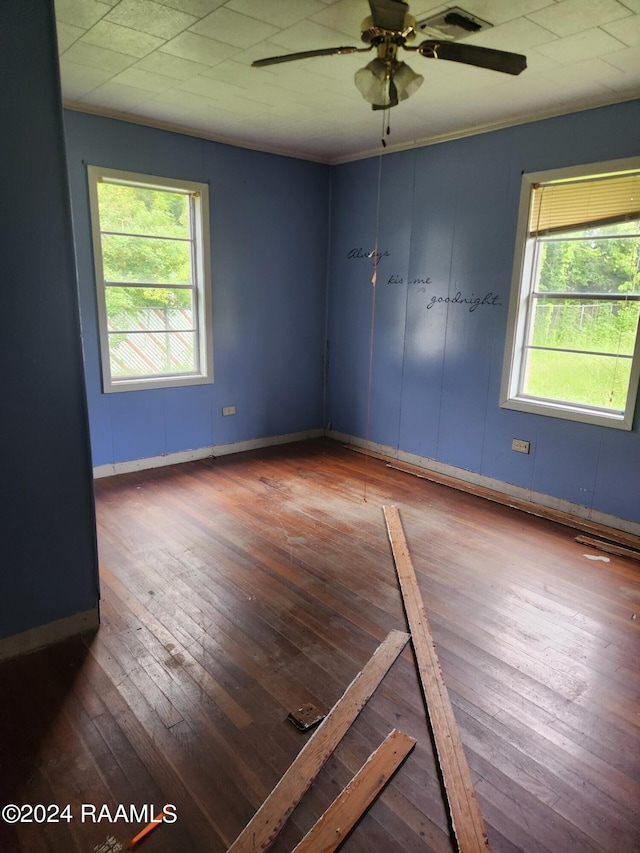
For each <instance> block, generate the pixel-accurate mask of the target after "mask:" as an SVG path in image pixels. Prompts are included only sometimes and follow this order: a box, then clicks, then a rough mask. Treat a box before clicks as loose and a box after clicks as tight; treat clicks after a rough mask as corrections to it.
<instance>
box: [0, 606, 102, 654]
mask: <svg viewBox="0 0 640 853" xmlns="http://www.w3.org/2000/svg"><path fill="white" fill-rule="evenodd" d="M99 625H100V611H99V609H98V608H97V607H94V608H92V609H91V610H83V611H82V612H81V613H75V614H74V615H73V616H67V617H65V618H64V619H57V620H56V621H55V622H48V623H47V624H46V625H39V626H38V627H37V628H31V629H30V630H29V631H23V632H22V633H21V634H14V635H13V636H12V637H5V638H4V639H3V640H0V661H3V660H8V659H9V658H14V657H18V655H26V654H28V653H29V652H35V651H37V650H38V649H43V648H44V647H45V646H51V645H53V644H54V643H59V642H60V641H61V640H66V639H67V638H68V637H73V636H75V635H76V634H83V633H84V632H85V631H92V630H94V629H97V628H98V627H99Z"/></svg>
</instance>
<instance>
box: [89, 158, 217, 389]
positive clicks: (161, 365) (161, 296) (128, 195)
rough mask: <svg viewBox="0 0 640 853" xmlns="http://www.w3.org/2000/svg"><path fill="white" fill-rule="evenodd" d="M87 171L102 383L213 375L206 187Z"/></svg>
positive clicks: (130, 384)
mask: <svg viewBox="0 0 640 853" xmlns="http://www.w3.org/2000/svg"><path fill="white" fill-rule="evenodd" d="M88 174H89V190H90V199H91V220H92V231H93V248H94V259H95V270H96V282H97V291H98V293H97V295H98V319H99V327H100V349H101V357H102V383H103V390H104V391H105V393H108V392H112V391H136V390H140V389H143V388H166V387H170V386H175V385H196V384H201V383H204V382H211V381H212V380H213V345H212V335H211V322H212V315H211V286H210V262H209V201H208V199H209V196H208V187H207V185H206V184H200V183H192V182H186V181H179V180H174V179H171V178H157V177H153V176H150V175H138V174H133V173H130V172H120V171H116V170H113V169H100V168H97V167H96V166H89V167H88Z"/></svg>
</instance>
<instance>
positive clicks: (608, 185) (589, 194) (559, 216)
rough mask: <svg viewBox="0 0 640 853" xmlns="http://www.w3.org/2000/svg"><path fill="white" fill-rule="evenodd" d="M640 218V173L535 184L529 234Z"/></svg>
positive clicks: (550, 232) (555, 231)
mask: <svg viewBox="0 0 640 853" xmlns="http://www.w3.org/2000/svg"><path fill="white" fill-rule="evenodd" d="M632 219H640V172H629V173H627V174H624V175H618V176H615V177H609V176H606V175H602V176H596V177H593V178H588V179H581V180H580V179H579V180H571V181H559V182H557V183H548V184H536V185H534V187H533V190H532V194H531V208H530V215H529V236H530V237H535V236H540V235H544V234H554V233H557V232H559V231H568V230H571V229H581V228H593V227H596V226H602V225H610V224H612V223H615V222H624V221H625V220H632Z"/></svg>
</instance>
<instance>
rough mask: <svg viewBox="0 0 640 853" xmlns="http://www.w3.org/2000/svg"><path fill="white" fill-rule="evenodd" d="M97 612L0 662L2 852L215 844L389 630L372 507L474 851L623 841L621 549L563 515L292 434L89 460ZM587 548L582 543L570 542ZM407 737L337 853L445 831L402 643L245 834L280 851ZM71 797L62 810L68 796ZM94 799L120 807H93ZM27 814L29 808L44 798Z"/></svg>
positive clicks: (630, 704)
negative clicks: (277, 826)
mask: <svg viewBox="0 0 640 853" xmlns="http://www.w3.org/2000/svg"><path fill="white" fill-rule="evenodd" d="M96 499H97V512H98V525H99V547H100V563H101V576H102V602H101V611H102V625H101V628H100V630H99V631H98V632H97V634H95V635H93V636H88V637H84V638H77V639H74V640H72V641H68V642H66V643H63V644H61V645H59V646H57V647H54V648H51V649H48V650H45V651H43V652H40V653H36V654H33V655H30V656H28V657H24V658H20V659H17V660H13V661H9V662H7V663H5V664H3V665H2V666H0V695H1V696H2V702H1V703H0V774H1V778H0V806H2V805H4V804H6V803H15V804H17V805H19V806H20V805H22V804H31V805H35V804H36V803H43V804H56V805H57V806H59V807H60V808H62V807H63V806H65V805H66V804H67V803H68V804H70V806H71V810H70V811H71V814H72V816H73V817H72V819H71V820H70V821H69V822H67V821H66V820H64V819H63V820H62V821H61V822H58V823H41V822H38V820H37V818H39V817H41V816H42V815H41V813H38V814H36V812H34V813H33V815H32V817H33V818H34V822H31V823H16V824H8V823H6V822H3V821H2V820H0V851H3V853H5V851H6V853H13V851H20V853H45V852H46V853H50V851H53V853H73V851H82V853H89V851H100V853H102V851H113V850H118V849H122V848H120V847H119V845H122V847H124V846H126V844H127V843H128V842H129V840H130V839H131V838H132V837H133V836H134V835H135V834H136V833H137V832H138V831H139V830H140V829H141V828H142V826H144V824H145V823H146V822H147V821H148V820H150V819H151V817H152V816H153V815H151V817H146V816H144V815H143V814H142V807H143V806H144V805H145V804H146V806H147V811H149V812H154V814H157V813H158V812H159V811H160V810H161V809H162V807H163V806H164V805H165V804H167V803H169V804H172V805H174V806H175V813H176V815H177V820H176V821H175V822H174V823H164V824H162V825H160V826H158V827H157V828H156V829H155V830H154V831H153V832H152V833H151V834H150V835H149V836H148V837H147V838H146V839H145V840H144V842H143V843H142V845H141V848H140V849H141V850H144V851H145V853H222V851H225V850H226V849H227V847H228V846H229V845H230V844H231V843H232V841H233V840H234V839H235V838H236V836H237V835H238V834H239V832H240V831H241V830H242V828H243V827H244V826H245V824H246V823H247V822H248V821H249V819H250V818H251V817H252V815H253V814H254V812H255V811H256V810H257V809H258V808H259V806H260V805H261V803H262V802H263V800H264V799H265V797H266V796H267V794H268V793H269V792H270V791H271V790H272V788H273V787H274V786H275V785H276V783H277V782H278V780H279V779H280V777H281V776H282V774H283V773H284V772H285V770H286V769H287V767H288V766H289V765H290V764H291V762H292V760H293V759H294V757H295V756H296V754H297V753H298V751H299V750H300V748H301V747H302V746H303V744H304V743H305V741H306V739H307V738H308V737H309V734H303V733H301V732H299V731H297V730H296V729H295V728H294V727H293V726H292V725H291V724H290V723H289V722H287V721H286V717H287V714H288V713H289V711H291V710H294V709H295V708H297V707H299V706H300V705H301V704H303V703H306V702H311V703H313V704H314V705H316V706H319V707H324V708H327V709H328V708H330V707H331V706H332V705H333V704H334V703H335V701H336V700H337V699H338V698H339V697H340V696H341V695H342V693H343V691H344V690H345V688H346V687H347V685H348V684H349V683H350V681H351V680H352V679H353V678H354V676H355V675H356V674H357V673H358V671H359V670H360V669H362V667H363V666H364V665H365V663H366V662H367V661H368V659H369V658H370V656H371V654H372V653H373V651H374V649H375V648H376V647H377V646H378V644H379V643H380V642H381V641H382V640H383V639H384V638H385V636H386V635H387V634H388V633H389V631H391V630H393V629H401V630H405V629H406V623H405V618H404V612H403V607H402V601H401V597H400V593H399V588H398V582H397V578H396V574H395V570H394V565H393V560H392V557H391V551H390V547H389V541H388V538H387V533H386V528H385V523H384V518H383V513H382V506H383V505H384V504H390V505H395V506H397V507H398V509H399V511H400V515H401V518H402V523H403V526H404V530H405V533H406V537H407V541H408V544H409V548H410V551H411V556H412V560H413V563H414V566H415V569H416V573H417V576H418V581H419V584H420V588H421V591H422V594H423V598H424V602H425V606H426V609H427V613H428V615H429V620H430V623H431V629H432V631H433V634H434V637H435V642H436V646H437V652H438V655H439V659H440V662H441V665H442V670H443V674H444V678H445V681H446V683H447V686H448V688H449V692H450V696H451V700H452V704H453V710H454V714H455V718H456V721H457V723H458V725H459V728H460V733H461V738H462V742H463V744H464V748H465V752H466V755H467V758H468V761H469V765H470V768H471V773H472V777H473V780H474V783H475V788H476V792H477V795H478V799H479V802H480V807H481V810H482V813H483V816H484V819H485V821H486V824H487V829H488V833H489V839H490V842H491V847H492V850H494V851H504V853H512V851H518V850H520V851H526V853H547V851H550V853H568V851H576V853H586V851H607V853H633V851H640V815H639V812H640V760H639V759H640V704H639V701H638V700H639V697H640V664H639V658H638V640H639V633H640V627H639V621H640V620H638V619H636V618H635V617H636V614H637V613H639V612H640V566H639V564H638V563H636V562H633V561H631V560H628V559H625V558H623V557H617V556H613V555H611V556H610V560H609V562H604V561H603V560H590V559H587V558H586V557H585V556H584V555H585V554H586V553H589V552H590V549H588V548H587V547H585V546H584V545H579V544H578V543H576V542H575V541H574V536H575V533H574V532H572V531H571V530H569V529H567V528H565V527H561V526H559V525H556V524H554V523H552V522H550V521H546V520H543V519H539V518H534V517H532V516H528V515H525V514H524V513H521V512H518V511H517V510H512V509H509V508H507V507H503V506H500V505H498V504H495V503H490V502H488V501H484V500H482V499H480V498H476V497H474V496H472V495H468V494H465V493H463V492H456V491H454V490H452V489H449V488H447V487H445V486H441V485H437V484H434V483H430V482H427V481H425V480H418V479H417V478H414V477H411V476H409V475H407V474H405V473H402V472H399V471H393V470H390V469H388V468H387V467H386V466H385V464H384V463H383V462H381V461H380V460H377V459H372V458H368V457H366V456H363V455H361V454H356V453H353V452H351V451H350V450H347V449H344V448H342V447H341V446H340V445H338V444H336V443H333V442H330V441H324V440H320V441H313V442H307V443H302V444H296V445H289V446H283V447H277V448H270V449H267V450H263V451H257V452H253V453H247V454H239V455H236V456H227V457H222V458H219V459H210V460H205V461H202V462H193V463H188V464H184V465H180V466H175V467H173V468H162V469H155V470H152V471H146V472H141V473H135V474H127V475H123V476H119V477H113V478H109V479H103V480H99V481H97V482H96ZM597 553H598V552H595V551H591V555H592V556H593V555H596V554H597ZM393 728H398V729H400V730H401V731H403V732H405V733H406V734H408V735H410V736H411V737H413V738H416V740H417V745H416V748H415V749H414V751H413V752H412V753H411V755H409V757H408V758H407V760H406V762H405V763H404V765H403V766H402V767H401V768H400V770H399V771H398V772H397V773H396V775H395V776H394V778H393V780H392V781H391V783H390V784H389V786H388V787H387V788H386V789H385V791H384V792H383V793H382V795H381V797H380V798H379V799H378V800H377V801H376V802H375V803H374V804H373V806H372V807H371V809H370V810H369V811H368V813H367V814H366V815H365V816H364V817H363V819H362V820H361V821H360V822H359V823H358V824H357V826H356V828H355V830H354V831H353V832H352V834H351V835H350V836H349V837H348V838H347V840H346V841H345V843H344V845H343V848H342V849H343V850H344V851H345V853H419V851H420V853H421V851H425V852H426V851H434V853H450V851H452V850H453V845H452V841H451V837H450V833H449V826H448V818H447V812H446V808H445V806H444V804H443V799H442V793H441V788H440V782H439V776H438V772H437V770H436V765H435V762H434V758H433V751H432V745H431V739H430V736H429V732H428V729H427V724H426V718H425V710H424V705H423V703H422V699H421V694H420V690H419V686H418V680H417V677H416V670H415V664H414V660H413V657H412V654H411V650H410V648H409V647H407V648H406V649H405V650H404V652H403V653H402V655H401V656H400V658H399V659H398V660H397V661H396V663H395V664H394V665H393V667H392V668H391V670H390V672H389V674H388V675H387V676H386V678H385V679H384V681H383V682H382V684H381V686H380V687H379V688H378V690H377V691H376V692H375V693H374V695H373V698H372V699H371V700H370V702H369V704H368V705H367V706H366V707H365V709H364V711H363V712H362V713H361V715H360V716H359V717H358V719H357V720H356V722H355V724H354V725H353V726H352V728H351V729H350V731H349V732H348V733H347V735H346V737H345V738H344V740H343V741H342V743H341V744H340V746H339V747H338V749H337V750H336V752H335V753H334V755H333V756H332V758H330V760H329V761H328V763H327V764H326V766H325V768H324V769H323V771H322V772H321V774H320V776H319V777H318V779H317V781H316V782H315V783H314V784H313V786H312V788H311V789H310V791H309V792H308V793H307V794H306V796H305V797H304V799H303V800H302V803H301V804H300V806H299V807H298V808H297V809H296V810H295V812H294V813H293V816H292V817H291V818H290V820H289V821H288V822H287V824H286V825H285V827H284V829H283V831H282V833H281V834H280V836H279V837H278V839H277V840H276V842H275V843H274V845H273V847H272V848H271V849H272V850H273V851H274V853H285V852H286V851H291V850H292V849H293V847H295V845H296V844H297V842H298V841H299V840H300V838H301V837H302V835H303V834H304V832H306V830H307V829H308V828H309V827H310V826H311V825H312V823H313V822H314V821H315V820H316V819H317V818H318V817H319V816H320V814H321V813H322V812H323V811H324V809H325V808H326V807H327V805H328V804H329V803H330V802H331V801H332V800H333V799H334V798H335V796H336V795H337V793H338V792H339V790H340V789H341V788H342V787H343V786H344V785H345V784H346V782H347V781H348V780H349V779H350V778H351V776H353V775H354V774H355V772H356V771H357V770H358V769H359V767H360V766H361V765H362V764H363V763H364V761H365V760H366V758H367V757H368V756H369V754H370V753H371V752H373V751H374V750H375V749H376V748H377V747H378V746H379V745H380V743H381V742H382V741H383V739H384V738H385V737H386V735H387V734H388V733H389V732H390V731H391V730H392V729H393ZM83 803H85V804H88V805H89V806H91V805H93V806H95V807H96V812H95V817H92V813H91V812H90V811H87V812H86V813H85V820H84V822H83V821H82V820H81V814H82V813H81V806H82V804H83ZM118 804H122V805H124V806H126V809H127V811H128V810H129V807H130V805H133V806H135V808H136V809H138V813H137V814H134V815H133V817H134V818H135V817H137V816H143V817H144V819H142V820H138V821H136V820H134V821H132V822H128V823H127V822H125V821H124V820H121V819H120V820H118V821H116V822H113V823H110V822H109V821H108V819H107V816H106V813H103V819H102V820H100V821H97V820H96V819H97V817H99V813H100V807H101V806H102V805H105V806H107V808H108V809H109V812H110V814H111V815H112V816H115V812H116V808H117V806H118ZM49 814H50V816H51V812H50V813H49Z"/></svg>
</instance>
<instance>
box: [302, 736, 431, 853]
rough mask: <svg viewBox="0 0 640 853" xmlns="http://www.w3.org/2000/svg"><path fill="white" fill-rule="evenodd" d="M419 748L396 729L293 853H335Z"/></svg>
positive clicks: (413, 739) (413, 741) (412, 739)
mask: <svg viewBox="0 0 640 853" xmlns="http://www.w3.org/2000/svg"><path fill="white" fill-rule="evenodd" d="M415 745H416V741H415V738H412V737H409V735H405V734H404V733H403V732H399V731H398V730H397V729H394V730H393V731H392V732H391V733H390V734H389V735H387V737H386V738H385V739H384V740H383V741H382V743H381V744H380V746H379V747H378V748H377V749H376V750H375V752H372V753H371V755H370V756H369V758H368V759H367V761H366V762H365V763H364V764H363V765H362V767H361V768H360V770H358V772H357V773H356V775H355V776H354V777H353V779H352V780H351V781H350V782H349V784H348V785H347V786H346V787H345V788H343V789H342V791H341V792H340V793H339V794H338V796H337V797H336V799H335V800H334V801H333V802H332V803H331V805H330V806H329V808H328V809H327V810H326V811H325V813H324V814H323V815H322V817H320V818H319V819H318V820H317V821H316V823H315V824H314V825H313V826H312V827H311V829H310V830H309V832H307V834H306V835H305V837H304V838H303V839H302V841H301V842H300V843H299V844H298V845H297V846H296V847H295V848H294V850H293V853H333V851H334V850H337V849H338V847H340V845H341V844H342V842H343V841H344V840H345V838H346V837H347V835H348V834H349V833H350V832H351V830H352V829H353V827H354V826H355V825H356V823H357V822H358V820H360V818H361V817H362V815H363V814H364V813H365V811H366V810H367V809H368V808H369V806H370V805H371V803H372V802H373V801H374V800H375V798H376V797H377V796H378V794H379V793H380V791H381V790H382V789H383V788H384V786H385V785H386V784H387V782H388V781H389V780H390V779H391V777H392V776H393V774H394V773H395V772H396V770H397V769H398V767H400V765H401V764H402V762H403V761H404V760H405V758H406V757H407V755H409V753H410V752H411V750H412V749H413V747H414V746H415Z"/></svg>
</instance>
